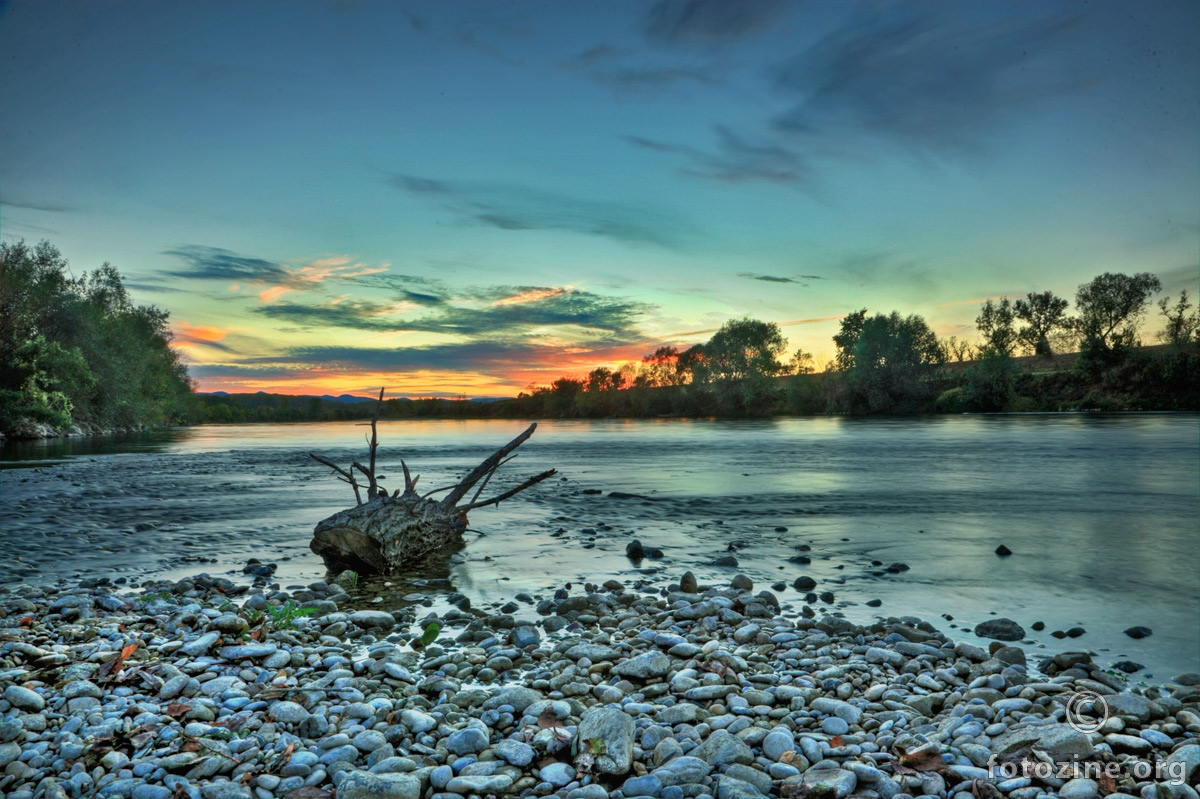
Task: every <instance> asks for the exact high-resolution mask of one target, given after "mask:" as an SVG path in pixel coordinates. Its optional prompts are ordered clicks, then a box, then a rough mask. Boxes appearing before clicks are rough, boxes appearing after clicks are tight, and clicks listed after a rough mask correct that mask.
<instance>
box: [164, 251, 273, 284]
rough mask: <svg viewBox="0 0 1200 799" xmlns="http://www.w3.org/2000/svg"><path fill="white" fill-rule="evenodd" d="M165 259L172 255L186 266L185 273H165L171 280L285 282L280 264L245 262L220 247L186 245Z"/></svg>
mask: <svg viewBox="0 0 1200 799" xmlns="http://www.w3.org/2000/svg"><path fill="white" fill-rule="evenodd" d="M163 254H164V255H174V256H175V257H176V258H179V259H181V260H183V262H184V263H186V264H187V265H188V268H187V269H178V270H167V271H166V272H164V274H167V275H171V276H172V277H183V278H192V279H194V280H235V281H240V280H249V281H262V282H264V283H280V282H282V281H284V280H286V279H287V276H288V274H287V271H286V270H285V269H284V268H283V266H282V265H281V264H277V263H273V262H271V261H264V260H263V259H261V258H247V257H245V256H241V255H237V254H236V253H233V252H230V251H229V250H224V249H221V248H220V247H204V246H201V245H198V244H188V245H185V246H182V247H177V248H175V249H173V250H166V251H165V252H164V253H163Z"/></svg>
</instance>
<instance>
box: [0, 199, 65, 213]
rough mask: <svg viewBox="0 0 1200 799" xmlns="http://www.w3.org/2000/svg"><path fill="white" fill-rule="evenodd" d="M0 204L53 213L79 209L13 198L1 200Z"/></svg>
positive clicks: (7, 206)
mask: <svg viewBox="0 0 1200 799" xmlns="http://www.w3.org/2000/svg"><path fill="white" fill-rule="evenodd" d="M0 206H4V207H5V208H19V209H21V210H23V211H45V212H46V213H52V214H65V213H68V212H70V211H75V210H78V209H76V208H74V207H72V206H69V205H45V204H42V203H22V202H13V201H12V200H0Z"/></svg>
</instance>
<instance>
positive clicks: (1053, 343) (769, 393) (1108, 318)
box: [490, 272, 1200, 417]
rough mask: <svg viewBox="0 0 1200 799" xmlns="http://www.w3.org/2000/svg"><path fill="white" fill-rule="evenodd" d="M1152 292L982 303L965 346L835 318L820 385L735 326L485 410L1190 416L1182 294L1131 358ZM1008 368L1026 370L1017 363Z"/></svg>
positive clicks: (759, 336) (798, 357)
mask: <svg viewBox="0 0 1200 799" xmlns="http://www.w3.org/2000/svg"><path fill="white" fill-rule="evenodd" d="M1161 290H1162V285H1161V282H1160V281H1159V279H1158V278H1157V277H1155V276H1154V275H1151V274H1149V273H1144V272H1143V273H1138V274H1135V275H1125V274H1120V273H1105V274H1103V275H1100V276H1098V277H1096V278H1094V279H1092V280H1091V281H1089V282H1087V283H1084V284H1083V285H1081V286H1080V287H1079V289H1078V291H1077V292H1076V295H1075V314H1074V315H1069V313H1068V312H1069V309H1070V305H1071V304H1070V303H1069V302H1068V301H1067V300H1066V299H1064V298H1062V297H1058V296H1056V295H1055V294H1054V293H1053V292H1050V291H1044V292H1031V293H1029V294H1027V295H1026V296H1025V297H1022V298H1019V299H1016V300H1015V301H1013V300H1010V299H1009V298H1001V299H999V300H998V301H994V300H987V301H986V302H984V303H983V304H982V306H981V307H980V310H979V314H978V316H977V318H976V320H975V324H976V329H977V332H978V334H979V339H978V340H977V341H976V342H968V341H961V340H959V339H958V338H957V337H956V336H951V337H949V338H945V339H943V338H939V337H938V336H937V335H936V333H935V332H934V331H933V330H932V329H931V328H930V326H929V325H928V323H927V322H926V321H925V319H924V318H922V317H921V316H920V315H916V314H913V315H908V316H903V315H901V314H900V312H899V311H892V312H890V313H874V314H870V313H868V311H867V309H865V308H863V309H859V310H856V311H852V312H850V313H848V314H846V315H845V316H844V317H843V318H842V319H841V322H840V325H839V330H838V332H837V333H836V334H835V335H834V336H833V345H834V348H835V356H834V358H833V360H831V361H830V362H829V363H827V364H825V365H824V369H822V370H821V371H819V372H818V370H817V369H816V364H815V363H814V358H813V355H812V354H811V353H807V352H804V351H803V350H799V349H798V350H795V351H794V352H792V353H791V355H790V357H789V356H788V353H789V348H788V343H787V340H786V339H785V338H784V337H783V335H782V333H781V331H780V329H779V326H778V325H777V324H775V323H772V322H761V321H758V320H754V319H748V318H747V319H736V320H732V321H730V322H727V323H726V324H725V325H723V326H722V327H721V328H720V329H719V330H718V331H717V332H716V334H715V335H713V337H712V338H711V339H710V340H709V341H707V342H705V343H703V344H696V345H694V346H692V347H690V348H687V349H684V350H680V349H678V348H676V347H670V346H664V347H660V348H658V349H657V350H655V351H654V352H653V353H650V354H648V355H646V356H645V357H644V358H642V360H641V361H640V362H638V363H628V364H625V365H624V366H622V367H620V368H619V369H616V370H612V369H610V368H608V367H600V368H597V369H594V370H593V371H591V372H590V373H589V374H588V375H587V376H586V377H565V376H564V377H560V378H559V379H558V380H555V381H554V382H552V383H551V384H550V385H549V386H542V387H537V388H534V389H532V390H531V391H529V392H526V393H522V394H521V395H520V396H519V397H518V398H517V399H516V400H514V401H512V402H511V403H507V404H504V405H502V406H501V407H496V408H492V409H490V410H491V411H492V412H496V413H506V414H521V415H529V416H558V417H572V416H577V417H596V416H655V415H690V416H710V415H717V416H761V415H767V414H772V413H794V414H821V413H838V414H907V413H921V412H965V411H984V412H986V411H1001V410H1067V409H1074V408H1102V409H1118V408H1145V409H1185V408H1187V409H1195V408H1198V407H1200V401H1198V399H1197V385H1198V384H1200V358H1198V355H1197V347H1196V345H1197V329H1198V327H1200V319H1198V316H1197V312H1196V310H1195V308H1194V307H1193V306H1192V304H1191V302H1190V301H1189V299H1188V295H1187V292H1186V291H1184V292H1181V293H1180V295H1179V298H1178V299H1177V300H1176V301H1174V302H1172V301H1171V300H1168V299H1162V300H1160V301H1159V303H1158V308H1159V311H1160V313H1161V315H1162V317H1163V320H1164V326H1163V328H1162V330H1161V331H1160V333H1159V334H1158V338H1159V339H1160V340H1161V341H1162V342H1163V343H1165V344H1166V345H1167V346H1166V347H1165V348H1160V349H1159V350H1154V351H1147V350H1144V349H1143V348H1141V341H1140V339H1139V330H1140V327H1141V324H1142V322H1143V320H1144V318H1145V315H1146V312H1147V308H1148V306H1149V304H1150V301H1151V298H1152V297H1153V295H1155V294H1157V293H1159V292H1161ZM1075 352H1077V353H1078V355H1077V356H1076V357H1075V358H1074V361H1073V364H1072V366H1071V368H1069V369H1063V368H1059V367H1058V366H1057V365H1055V363H1054V356H1055V355H1056V353H1075ZM1018 355H1031V356H1038V357H1037V358H1035V359H1034V360H1035V363H1033V364H1018V363H1017V361H1016V358H1017V356H1018ZM1043 359H1044V360H1045V361H1046V362H1047V363H1046V364H1044V365H1043V366H1042V368H1039V364H1038V363H1037V362H1036V361H1039V360H1043ZM955 365H957V366H960V367H963V368H953V367H954V366H955Z"/></svg>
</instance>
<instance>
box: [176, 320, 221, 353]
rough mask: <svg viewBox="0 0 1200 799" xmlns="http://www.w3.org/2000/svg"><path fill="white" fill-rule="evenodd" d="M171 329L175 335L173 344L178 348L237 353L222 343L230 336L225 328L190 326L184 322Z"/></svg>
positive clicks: (177, 323)
mask: <svg viewBox="0 0 1200 799" xmlns="http://www.w3.org/2000/svg"><path fill="white" fill-rule="evenodd" d="M171 327H172V333H173V334H174V336H173V337H172V341H171V343H172V344H174V345H175V346H177V347H182V348H183V349H185V350H191V349H193V348H196V347H211V348H212V349H216V350H220V351H221V352H225V353H234V352H236V350H235V349H234V348H233V347H231V346H229V345H228V344H222V343H221V342H222V341H223V340H224V339H225V338H226V337H227V336H228V335H229V331H228V330H225V329H224V328H220V327H215V326H213V325H189V324H188V323H187V322H183V321H179V322H176V323H175V324H173V325H172V326H171Z"/></svg>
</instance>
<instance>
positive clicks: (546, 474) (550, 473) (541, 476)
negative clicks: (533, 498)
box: [457, 469, 558, 513]
mask: <svg viewBox="0 0 1200 799" xmlns="http://www.w3.org/2000/svg"><path fill="white" fill-rule="evenodd" d="M556 474H558V470H557V469H551V470H550V471H547V472H542V473H541V474H539V475H537V476H536V477H530V478H529V479H528V480H526V481H525V482H524V483H521V485H519V486H517V487H516V488H514V489H513V490H511V491H505V492H504V493H503V494H501V495H500V496H497V497H492V498H491V499H488V500H484V501H483V502H472V503H471V504H469V505H464V506H462V507H461V508H457V510H458V511H459V512H460V513H466V512H467V511H469V510H474V509H475V508H482V507H486V506H487V505H498V504H500V503H501V502H503V501H504V500H506V499H508V498H509V497H511V496H515V495H517V494H519V493H521V492H522V491H524V490H525V489H527V488H529V487H530V486H534V485H537V484H538V483H540V482H542V481H543V480H545V479H546V478H548V477H553V476H554V475H556Z"/></svg>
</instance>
